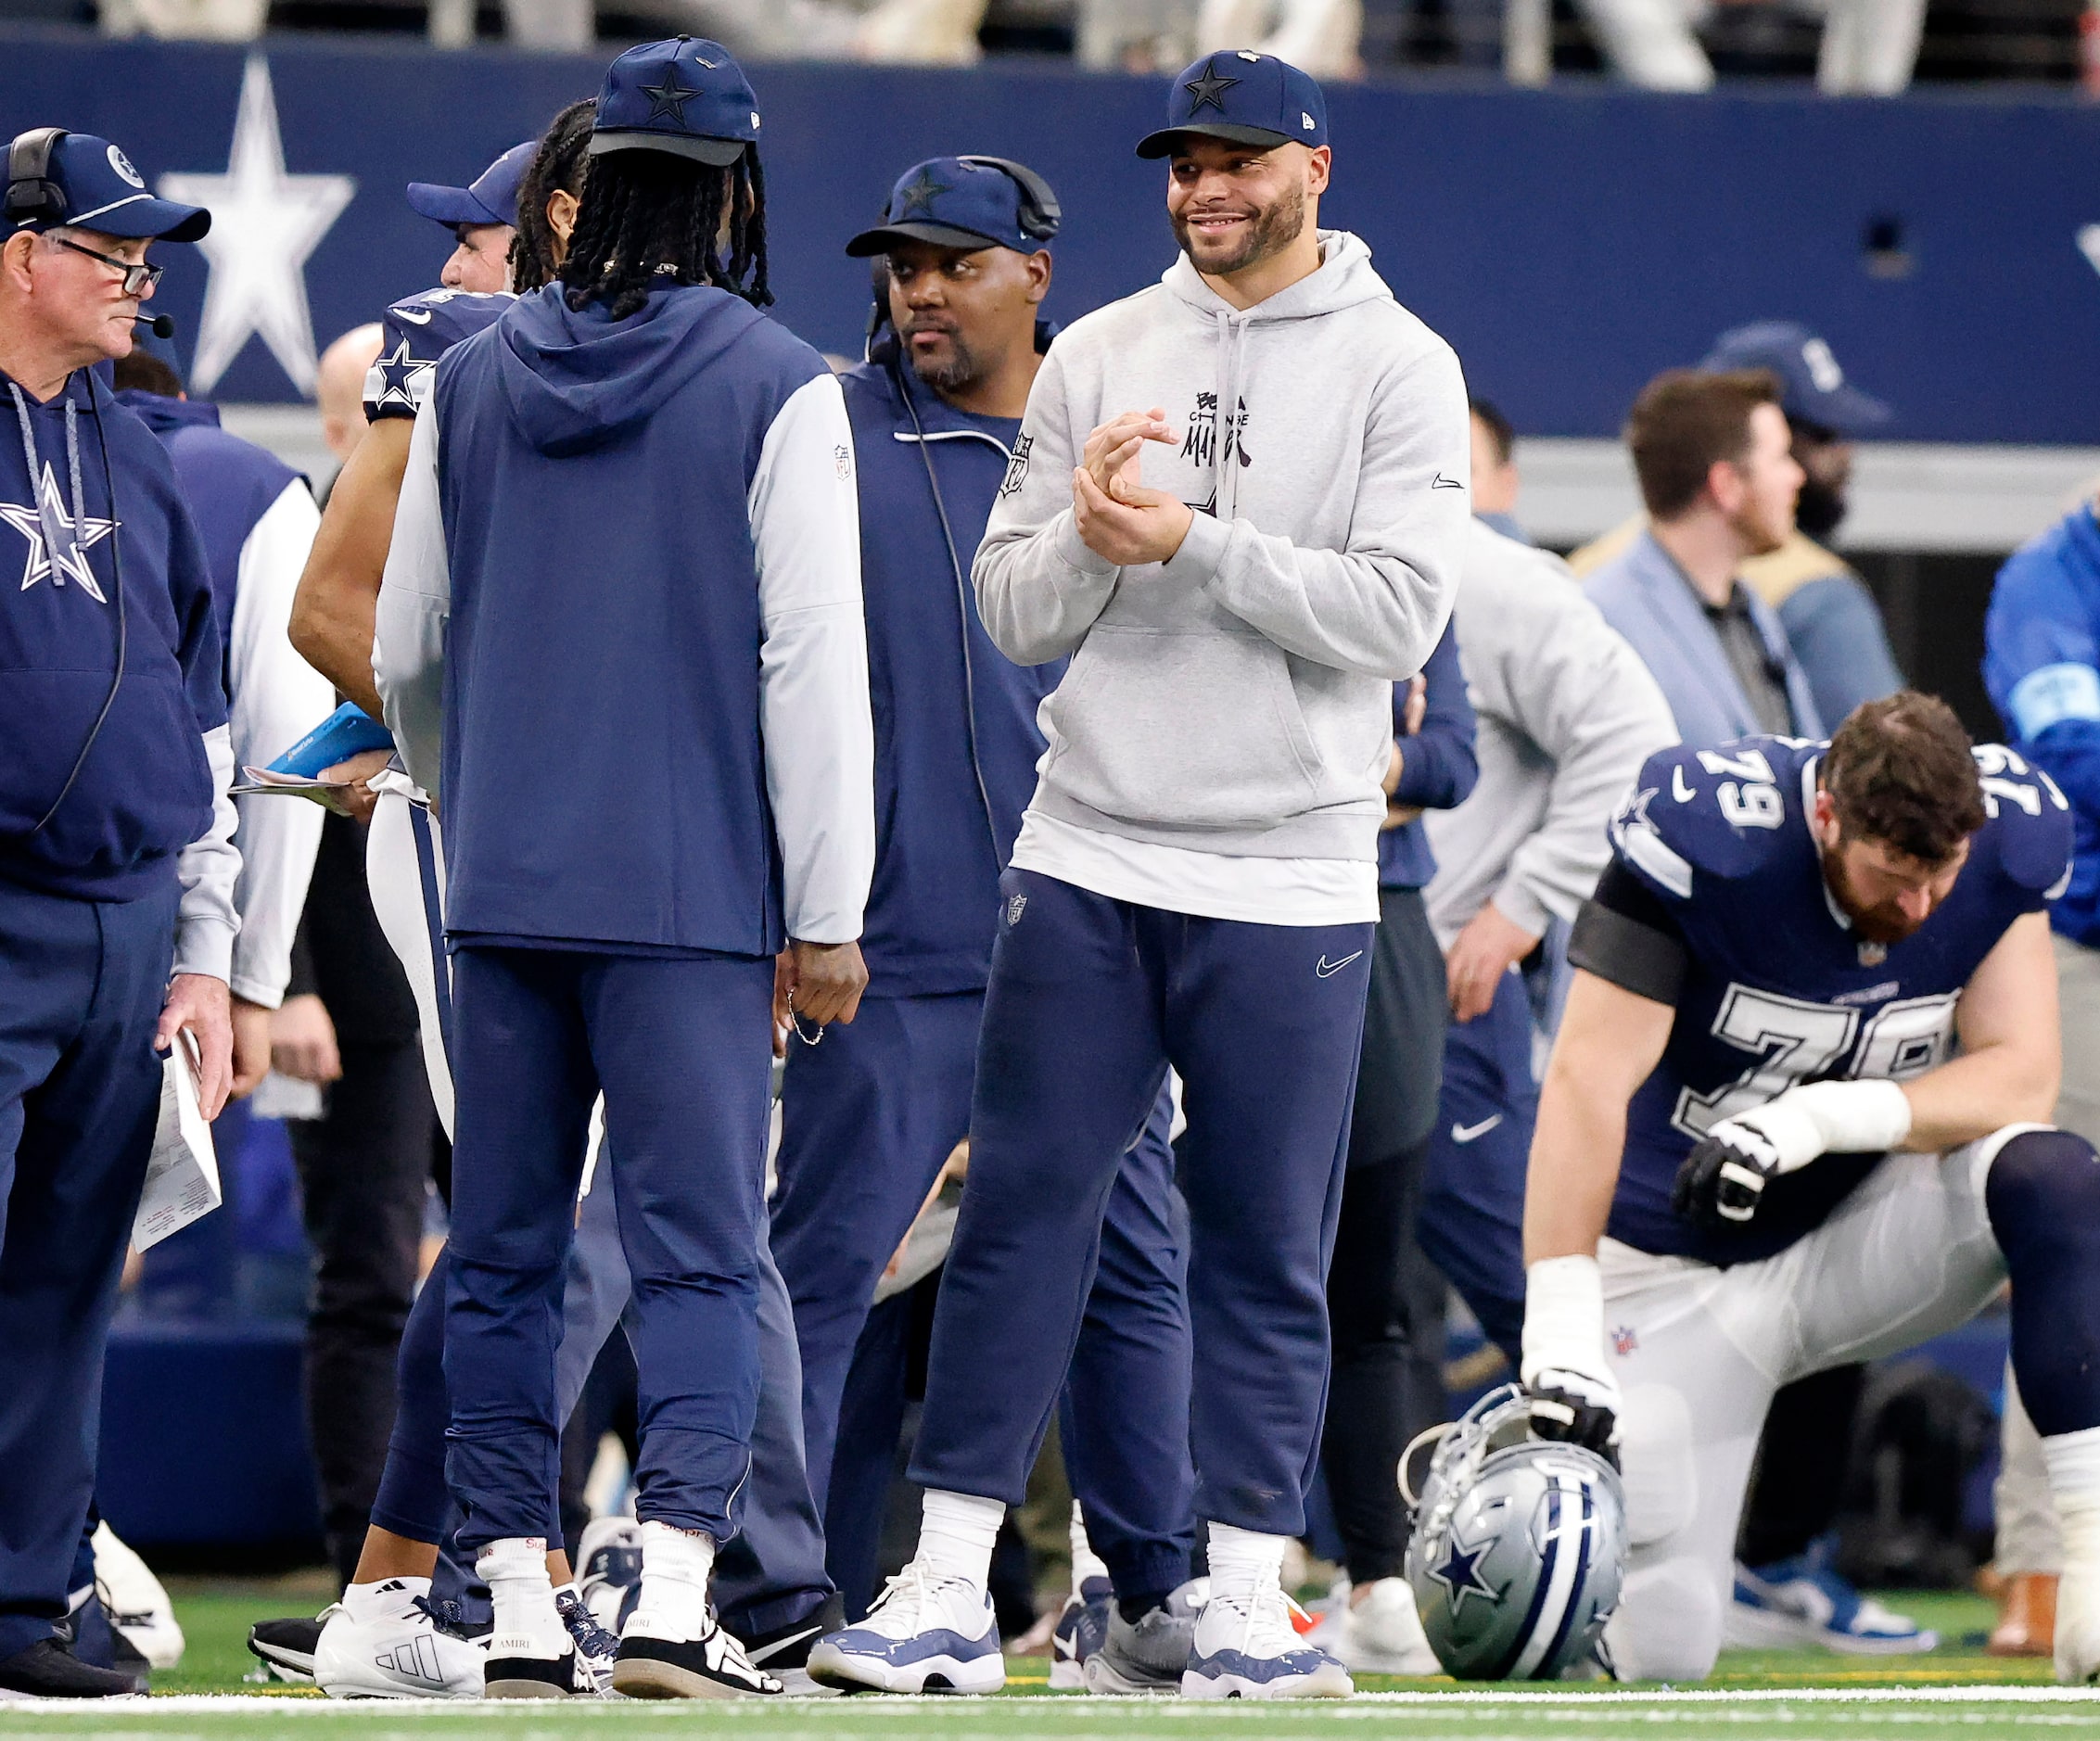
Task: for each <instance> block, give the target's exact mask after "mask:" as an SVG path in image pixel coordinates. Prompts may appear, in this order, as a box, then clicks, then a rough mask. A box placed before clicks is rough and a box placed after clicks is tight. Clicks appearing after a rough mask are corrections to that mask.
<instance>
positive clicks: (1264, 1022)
mask: <svg viewBox="0 0 2100 1741" xmlns="http://www.w3.org/2000/svg"><path fill="white" fill-rule="evenodd" d="M1000 892H1001V895H1002V896H1003V899H1002V903H1001V906H1000V909H999V940H998V943H997V945H996V946H995V947H994V950H993V955H992V976H991V985H990V987H989V989H988V990H987V992H986V1000H985V1019H984V1027H983V1031H982V1033H981V1035H980V1036H979V1041H978V1052H977V1079H976V1091H975V1097H974V1100H973V1103H972V1108H971V1121H970V1125H971V1166H970V1183H969V1186H968V1188H966V1189H965V1190H964V1191H963V1193H962V1214H961V1220H960V1222H959V1224H958V1226H957V1228H956V1237H955V1246H954V1249H953V1251H951V1252H950V1253H949V1255H948V1273H947V1275H946V1277H945V1278H944V1279H943V1281H942V1284H941V1296H940V1304H939V1308H938V1311H937V1313H936V1315H935V1322H934V1338H933V1350H932V1354H931V1357H930V1366H929V1369H928V1374H927V1384H926V1406H925V1412H924V1416H923V1421H922V1425H921V1428H920V1432H919V1444H918V1451H917V1454H916V1455H914V1457H913V1459H912V1465H911V1479H912V1480H915V1481H919V1482H921V1483H923V1484H924V1485H926V1486H929V1487H938V1488H944V1489H948V1490H950V1491H953V1492H958V1493H977V1494H982V1495H984V1496H985V1497H987V1498H993V1499H999V1500H1003V1501H1004V1502H1006V1503H1007V1504H1009V1505H1014V1504H1018V1503H1019V1502H1020V1500H1021V1498H1022V1495H1023V1492H1024V1489H1025V1484H1026V1481H1027V1477H1028V1470H1029V1468H1030V1467H1031V1466H1032V1465H1033V1463H1034V1461H1035V1457H1036V1453H1037V1448H1038V1447H1039V1446H1040V1444H1041V1442H1042V1437H1043V1433H1044V1431H1045V1430H1047V1429H1048V1426H1049V1424H1050V1414H1051V1411H1052V1409H1053V1408H1054V1407H1055V1405H1056V1403H1057V1399H1058V1395H1059V1392H1060V1391H1061V1389H1062V1388H1063V1382H1064V1376H1065V1371H1066V1368H1067V1366H1069V1364H1070V1362H1071V1357H1072V1351H1073V1347H1074V1344H1075V1341H1077V1339H1078V1334H1079V1325H1080V1319H1081V1315H1082V1314H1083V1312H1084V1310H1085V1307H1086V1303H1087V1295H1088V1288H1089V1286H1090V1284H1091V1282H1092V1280H1093V1268H1094V1261H1095V1251H1096V1246H1097V1244H1098V1241H1099V1239H1100V1237H1101V1219H1102V1215H1103V1213H1104V1211H1105V1209H1106V1207H1107V1203H1108V1197H1109V1193H1110V1191H1111V1190H1112V1189H1113V1188H1114V1183H1115V1178H1116V1175H1117V1172H1118V1171H1119V1169H1120V1166H1121V1163H1122V1157H1123V1153H1124V1150H1126V1148H1127V1147H1128V1145H1129V1143H1130V1141H1131V1139H1132V1138H1133V1137H1135V1136H1136V1134H1137V1133H1138V1131H1139V1128H1140V1127H1141V1126H1142V1125H1143V1124H1144V1122H1145V1120H1146V1118H1147V1117H1148V1116H1149V1115H1150V1114H1151V1112H1152V1105H1153V1102H1154V1099H1155V1098H1156V1096H1157V1095H1158V1093H1159V1088H1160V1084H1161V1082H1162V1080H1163V1079H1164V1077H1165V1072H1166V1069H1167V1066H1168V1065H1169V1064H1170V1063H1171V1064H1172V1065H1173V1066H1174V1068H1175V1069H1176V1070H1177V1071H1178V1072H1179V1073H1180V1075H1181V1080H1182V1108H1183V1111H1184V1112H1187V1114H1188V1118H1189V1128H1188V1132H1187V1134H1186V1136H1185V1137H1184V1138H1183V1145H1182V1149H1183V1152H1182V1188H1183V1190H1184V1192H1185V1193H1186V1195H1187V1198H1188V1203H1189V1216H1190V1262H1189V1303H1190V1324H1191V1328H1192V1331H1193V1336H1194V1346H1195V1383H1194V1395H1193V1399H1192V1404H1191V1411H1190V1414H1191V1435H1190V1436H1191V1440H1192V1442H1193V1446H1194V1451H1195V1461H1196V1469H1197V1492H1196V1503H1195V1510H1196V1513H1197V1515H1198V1516H1200V1517H1203V1518H1207V1519H1213V1520H1215V1521H1217V1522H1221V1523H1228V1524H1232V1525H1235V1526H1237V1527H1239V1528H1241V1529H1248V1530H1259V1531H1265V1532H1267V1533H1272V1534H1289V1535H1294V1534H1297V1533H1298V1532H1299V1531H1302V1530H1303V1529H1304V1527H1305V1506H1304V1493H1305V1487H1306V1485H1307V1483H1308V1482H1309V1481H1310V1480H1311V1479H1312V1473H1313V1465H1314V1460H1315V1456H1316V1455H1317V1445H1318V1439H1319V1426H1320V1417H1321V1414H1322V1411H1323V1409H1324V1406H1325V1403H1326V1394H1327V1358H1328V1335H1327V1297H1326V1287H1325V1282H1326V1272H1327V1261H1328V1257H1329V1254H1330V1252H1331V1250H1332V1246H1333V1238H1334V1216H1335V1210H1336V1206H1337V1204H1338V1202H1339V1201H1340V1197H1341V1187H1342V1164H1343V1152H1344V1149H1345V1146H1346V1144H1347V1140H1348V1134H1349V1112H1350V1103H1351V1099H1352V1097H1353V1095H1354V1092H1355V1075H1356V1061H1357V1054H1358V1048H1359V1045H1360V1043H1361V1039H1362V1034H1363V1020H1364V992H1365V987H1366V985H1367V984H1368V977H1369V945H1370V937H1371V927H1370V926H1369V925H1368V924H1362V925H1323V926H1284V925H1254V924H1244V923H1239V922H1236V921H1228V920H1218V919H1198V918H1192V917H1190V916H1188V915H1186V914H1182V913H1171V912H1165V911H1161V910H1159V909H1153V908H1146V907H1139V906H1135V905H1133V904H1132V903H1130V902H1127V901H1117V900H1112V899H1109V898H1108V897H1106V896H1099V895H1094V894H1090V893H1088V891H1086V890H1084V889H1079V888H1075V887H1073V886H1072V885H1071V884H1069V883H1061V882H1059V881H1057V880H1056V879H1054V878H1050V877H1046V876H1040V875H1037V874H1036V873H1034V872H1032V871H1008V872H1007V873H1006V875H1005V876H1004V877H1003V878H1002V879H1001V881H1000Z"/></svg>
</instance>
